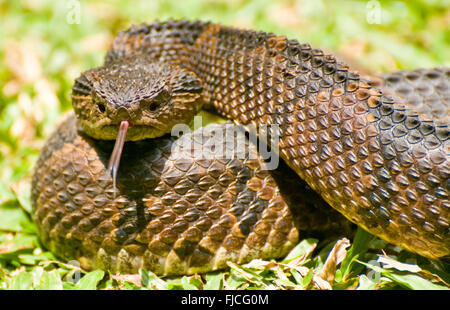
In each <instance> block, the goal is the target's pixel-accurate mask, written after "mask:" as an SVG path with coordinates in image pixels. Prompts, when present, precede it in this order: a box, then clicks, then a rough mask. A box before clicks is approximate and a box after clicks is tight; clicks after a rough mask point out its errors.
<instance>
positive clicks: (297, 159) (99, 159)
mask: <svg viewBox="0 0 450 310" xmlns="http://www.w3.org/2000/svg"><path fill="white" fill-rule="evenodd" d="M123 60H126V62H124V61H123ZM121 61H122V62H121ZM148 62H152V63H153V62H156V63H158V64H159V66H160V67H157V68H161V67H164V66H167V67H170V68H173V69H172V70H168V73H167V77H166V73H164V74H161V77H160V79H159V80H158V81H157V82H155V84H156V85H157V86H158V89H160V88H163V87H164V85H165V83H168V82H167V81H169V80H173V79H174V76H176V77H180V76H181V77H182V80H183V83H182V86H180V89H184V90H186V87H188V88H189V92H185V93H184V95H183V96H184V97H183V98H184V100H185V101H184V102H187V101H186V100H187V99H186V98H187V97H186V96H187V95H186V94H189V96H190V97H189V100H190V101H189V102H190V103H191V104H189V105H187V104H186V105H185V106H183V105H182V104H180V102H181V103H182V102H183V101H179V102H177V103H176V104H174V107H172V106H171V107H169V108H174V111H176V112H177V113H176V115H175V116H174V118H177V117H181V116H182V115H184V114H186V115H187V117H189V118H190V117H191V115H193V114H194V113H195V112H196V111H197V110H198V109H199V108H200V107H199V104H200V103H199V101H201V104H202V106H203V107H204V108H208V109H214V110H216V111H217V112H218V113H220V114H221V115H223V116H225V117H227V118H230V119H232V120H233V121H234V122H235V123H238V124H242V125H256V127H257V128H262V126H263V125H277V126H272V127H271V126H269V127H268V128H269V131H268V132H267V133H266V134H267V135H268V136H271V137H272V136H275V135H278V136H279V137H280V141H279V145H278V147H279V155H280V157H281V158H282V159H283V160H284V162H285V163H286V164H287V165H288V166H289V167H290V168H291V169H292V170H293V171H294V172H295V173H296V174H297V175H298V176H300V177H301V178H302V179H303V180H305V181H306V183H307V184H308V186H309V187H310V188H312V189H313V190H314V191H315V192H317V193H318V194H320V196H321V197H322V198H323V199H324V201H326V202H327V203H328V204H329V205H330V206H331V207H333V208H334V209H335V210H337V211H338V212H339V213H341V214H343V215H344V216H345V217H346V218H347V219H349V220H350V221H351V222H353V223H356V224H357V225H359V226H361V227H363V228H364V229H366V230H367V231H369V232H371V233H372V234H374V235H377V236H379V237H381V238H383V239H385V240H387V241H389V242H391V243H393V244H396V245H398V246H401V247H403V248H405V249H408V250H410V251H412V252H416V253H418V254H421V255H423V256H426V257H430V258H440V257H446V256H448V255H449V254H450V234H449V228H450V226H449V220H450V216H449V209H450V207H449V201H448V193H449V179H448V178H449V173H450V169H449V168H450V167H449V161H448V158H449V155H448V154H449V145H448V138H449V136H450V132H449V130H448V103H449V99H448V98H450V96H449V95H450V94H449V89H450V87H449V85H450V82H449V79H450V71H449V70H448V69H446V68H440V69H431V70H416V71H412V72H398V73H395V74H391V75H387V76H384V77H383V80H382V81H381V82H379V83H378V84H377V85H375V84H376V83H374V82H373V81H371V80H367V79H363V78H360V77H359V75H358V74H357V73H355V72H352V71H350V70H349V69H348V68H347V67H346V66H345V65H344V64H342V63H339V62H337V61H336V60H335V58H334V57H332V56H330V55H324V53H323V52H322V51H321V50H318V49H312V48H311V47H310V46H309V45H308V44H300V43H298V42H297V41H296V40H288V39H286V38H285V37H283V36H276V35H273V34H267V33H263V32H255V31H246V30H239V29H234V28H231V27H225V26H221V25H216V24H210V23H202V22H190V21H169V22H165V23H153V24H150V25H142V26H135V27H132V28H131V29H129V30H127V31H124V32H121V33H119V34H118V36H117V37H116V38H115V40H114V42H113V46H112V48H111V49H110V51H109V52H108V53H107V56H106V60H105V68H107V69H108V68H112V67H114V66H116V67H118V68H126V67H127V66H128V65H127V63H130V65H129V66H128V69H129V70H130V72H134V71H133V70H134V69H133V70H131V69H130V68H141V67H143V66H146V65H147V63H148ZM118 64H119V65H118ZM133 66H134V67H133ZM102 70H103V69H102ZM114 70H115V71H114ZM114 70H107V72H108V74H110V73H111V72H116V71H117V70H116V69H114ZM149 70H154V69H149ZM158 70H159V69H158ZM161 70H162V69H161ZM170 72H176V73H174V74H173V76H171V75H170ZM95 74H97V73H95ZM95 74H94V75H95ZM114 74H115V73H114ZM92 75H93V73H91V76H92ZM86 76H87V75H82V76H81V77H80V78H79V79H77V81H76V83H75V86H74V89H73V105H74V108H75V112H76V114H77V117H78V119H79V121H80V123H81V126H82V127H83V130H84V132H86V133H88V134H89V135H91V136H93V137H95V138H104V137H101V136H100V134H101V132H100V130H99V128H98V127H95V126H93V125H92V122H91V116H92V115H93V113H94V112H93V110H94V107H93V106H95V105H92V102H94V101H93V100H92V95H91V88H93V87H95V85H90V84H89V83H90V82H89V81H90V80H89V79H90V78H89V77H86ZM113 77H114V76H113ZM96 78H97V77H96ZM110 80H111V79H108V80H107V81H106V82H107V83H108V81H110ZM137 80H138V82H137V83H139V82H140V80H139V79H137ZM178 80H179V79H178ZM186 81H187V82H186ZM199 81H200V82H199ZM96 83H97V82H96ZM180 83H181V82H179V83H178V84H176V83H175V84H173V85H179V84H180ZM180 85H181V84H180ZM186 85H188V86H186ZM127 87H128V86H127ZM119 88H120V87H119ZM117 89H118V88H115V89H114V90H117ZM120 89H122V88H120ZM124 89H127V88H124ZM136 89H140V88H138V87H136ZM382 91H383V93H382ZM111 93H113V91H111ZM127 93H132V92H131V91H127ZM107 95H110V94H107ZM117 96H118V95H117V94H116V95H114V96H113V97H114V98H113V99H117ZM148 96H150V95H147V94H146V95H144V93H142V92H137V95H136V94H134V93H133V98H138V99H136V100H140V101H142V100H144V99H146V98H148ZM180 96H182V95H180ZM104 97H105V98H106V97H108V96H104ZM127 100H128V99H127ZM113 101H114V100H113ZM130 101H131V99H130ZM108 102H110V101H108ZM111 106H112V107H110V106H109V104H108V106H106V107H105V106H103V107H101V105H98V108H95V109H97V110H100V112H99V111H96V112H95V113H96V114H95V115H96V117H98V119H99V120H100V121H104V119H106V117H104V118H102V117H101V116H99V115H101V113H102V112H104V111H103V110H105V109H106V111H107V112H108V113H110V115H112V116H111V117H110V120H111V123H110V124H111V125H115V127H117V121H119V120H121V119H122V120H123V119H124V118H132V117H135V116H134V115H136V114H139V113H140V114H139V117H140V118H139V120H146V119H151V121H152V122H155V120H154V117H153V118H152V114H151V113H148V111H144V112H142V113H141V111H140V110H138V109H135V107H131V106H130V107H127V106H126V107H124V106H122V105H121V104H117V103H112V104H111ZM150 110H153V109H151V108H150ZM136 111H139V113H137V112H136ZM183 111H186V113H183ZM161 113H162V115H164V114H163V112H161ZM141 114H142V115H143V116H142V115H141ZM153 116H154V115H153ZM164 122H167V123H168V126H167V127H168V128H167V130H166V132H170V128H171V125H172V123H171V118H170V117H169V116H167V115H166V118H165V119H163V121H161V123H164ZM152 124H153V123H152ZM139 125H141V124H140V123H139ZM158 125H159V124H158ZM75 126H76V125H75V120H73V118H72V120H69V121H67V122H66V123H63V125H61V126H60V127H59V129H58V130H57V132H56V133H55V134H54V136H53V137H52V138H51V139H50V141H49V142H48V144H47V146H46V147H45V148H44V150H43V151H42V154H41V157H40V160H39V162H38V164H37V168H36V171H35V174H34V177H33V195H32V199H33V206H34V210H35V211H34V212H35V217H36V222H37V224H38V228H39V231H40V234H41V238H42V240H43V242H44V244H45V245H46V246H48V247H49V248H50V249H51V250H52V251H54V252H55V253H57V254H58V255H60V256H62V257H64V258H78V259H80V261H82V263H83V264H84V265H85V266H88V267H91V268H95V267H100V268H104V269H108V270H114V271H122V272H123V271H135V270H136V268H138V267H139V266H144V267H146V268H148V269H150V270H153V271H155V272H157V273H160V274H183V273H193V272H204V271H207V270H214V269H219V268H223V267H225V266H226V264H225V261H226V260H232V261H236V262H239V263H242V262H245V261H248V260H249V259H251V258H254V257H265V258H267V257H280V256H282V255H283V254H285V253H286V252H287V251H288V249H289V248H290V247H292V245H293V244H295V242H296V241H297V239H298V231H299V230H308V229H312V230H319V231H320V230H323V229H325V230H326V229H327V225H328V226H330V225H332V224H333V223H334V224H333V225H334V226H333V225H332V226H333V227H334V228H333V229H336V230H337V231H338V230H339V229H341V230H342V231H346V230H347V228H348V226H346V224H344V223H345V222H343V221H342V220H341V219H340V217H339V216H338V215H337V214H335V213H333V212H331V211H320V212H324V214H322V215H320V212H319V216H315V215H312V214H313V213H314V212H310V211H311V210H312V209H319V210H323V209H324V208H325V206H324V205H325V203H324V202H323V201H321V200H320V199H318V197H317V198H316V196H315V194H313V192H312V191H309V189H308V188H309V187H308V186H306V185H302V183H301V182H300V179H299V178H297V177H296V176H295V175H294V173H292V172H287V171H289V169H287V168H286V167H282V168H280V169H281V170H275V172H270V171H269V172H267V171H266V172H262V171H265V170H263V169H262V170H261V169H260V167H261V166H262V165H263V161H261V159H260V160H256V161H251V160H250V164H249V161H248V160H246V159H244V160H243V161H240V162H239V163H238V162H235V161H233V162H235V163H236V165H237V166H236V167H229V166H227V165H228V164H223V163H221V166H222V168H223V166H225V168H224V169H225V171H226V172H224V173H225V174H226V175H227V177H225V181H226V182H225V183H224V185H223V184H221V183H220V181H221V179H220V178H217V177H218V175H217V174H218V173H219V172H214V169H210V168H211V166H210V165H213V162H214V163H215V162H216V159H214V160H213V161H212V162H209V164H205V166H202V164H200V163H197V162H196V164H195V165H194V166H198V165H199V166H200V167H202V171H203V172H202V173H203V174H201V175H200V179H197V180H193V179H191V178H190V174H189V171H190V170H189V168H186V167H184V168H183V167H182V165H181V166H180V167H178V166H177V165H176V160H177V158H178V157H171V156H174V154H173V152H174V151H173V148H172V154H170V152H169V153H168V154H166V155H160V154H165V153H166V151H165V150H167V148H165V147H164V144H170V143H173V140H170V139H168V140H167V139H166V138H164V139H161V140H157V141H149V140H144V141H142V142H139V141H138V142H129V143H127V146H126V149H125V151H124V152H125V153H124V155H123V159H122V162H123V163H124V164H122V166H121V168H120V169H121V170H120V173H119V178H118V182H119V184H118V190H117V191H118V193H116V194H117V196H115V195H116V194H115V192H114V189H113V188H112V185H111V184H112V183H111V179H110V176H109V175H108V174H107V173H106V169H105V166H106V165H107V159H108V155H109V152H110V150H111V148H112V144H111V143H110V142H108V141H96V140H93V139H92V138H89V137H87V136H86V135H84V134H83V133H82V132H81V131H82V130H81V129H80V130H79V131H78V133H75V132H77V131H76V130H74V129H73V128H75ZM169 126H170V128H169ZM108 128H111V130H115V129H113V128H114V126H110V127H108ZM130 128H132V126H131V127H130ZM157 129H158V130H159V132H158V134H157V135H162V134H163V130H160V127H158V128H157ZM143 130H144V129H142V130H140V129H136V132H134V133H131V134H130V140H139V139H141V138H143V137H144V136H143V134H142V132H143ZM145 130H146V129H145ZM153 134H154V132H152V133H151V135H153ZM149 135H150V134H149ZM110 136H111V137H106V138H105V139H112V138H113V136H114V135H113V131H111V134H110ZM194 136H195V134H194ZM127 137H128V136H127ZM145 137H153V136H145ZM182 139H183V138H182ZM164 141H165V142H164ZM167 141H171V142H170V143H169V142H167ZM132 143H135V144H132ZM103 145H105V149H103ZM128 148H132V150H128V151H127V149H128ZM147 153H148V154H149V155H147ZM153 153H155V154H158V155H155V154H153ZM175 153H176V151H175ZM183 156H186V154H183ZM162 158H163V159H162ZM187 158H188V157H187ZM158 160H159V161H158ZM161 162H164V163H165V164H164V165H163V164H161ZM158 163H159V164H158ZM197 164H198V165H197ZM191 165H192V162H191ZM245 167H246V168H245ZM183 169H184V170H183ZM243 171H245V173H244V172H243ZM276 171H282V172H281V174H282V175H283V177H281V178H278V180H277V181H275V180H276V177H274V175H273V174H275V175H276V174H277V172H276ZM157 173H162V174H161V175H157ZM164 174H166V175H164ZM221 175H222V173H221ZM284 175H286V176H289V178H287V177H286V178H284ZM291 177H292V179H293V180H295V182H298V183H291V184H293V185H289V186H287V187H288V190H286V189H285V188H286V186H285V185H283V184H282V183H283V182H288V181H287V179H291ZM200 180H203V182H202V181H200ZM147 182H149V183H148V184H147ZM179 182H181V183H179ZM280 182H281V183H280ZM230 184H232V185H230ZM237 184H240V185H239V186H238V185H237ZM295 184H298V186H297V185H295ZM222 185H223V188H222V189H219V188H218V187H219V186H222ZM293 191H295V192H296V193H292V192H293ZM304 191H306V192H304ZM283 192H284V194H282V193H283ZM280 193H281V194H280ZM302 193H307V194H302ZM293 194H295V195H296V199H289V198H287V197H289V196H290V195H293ZM242 199H243V200H244V201H245V202H247V203H242V201H241V200H242ZM309 199H312V200H311V201H317V203H316V202H312V203H310V202H309ZM180 201H183V203H179V202H180ZM184 202H187V205H184ZM252 203H254V205H253V204H252ZM257 205H259V207H258V206H257ZM298 205H299V206H298ZM311 205H313V206H315V207H311ZM317 206H320V207H317ZM299 207H300V210H301V208H304V209H305V210H308V211H301V212H297V211H296V212H295V213H296V214H298V215H299V218H303V220H302V219H300V220H296V219H293V218H295V216H294V217H293V216H292V214H293V213H294V211H292V210H294V209H295V210H297V208H299ZM236 209H239V210H238V211H237V213H236V211H235V210H236ZM194 210H195V211H194ZM232 210H233V211H232ZM288 210H290V212H288ZM325 210H326V208H325ZM208 212H209V213H208ZM303 216H304V217H303ZM185 217H186V218H185ZM305 218H306V219H307V220H306V221H305V220H304V219H305ZM330 218H333V220H330ZM320 219H322V223H321V226H320V225H319V226H316V223H319V222H320ZM298 221H300V222H301V223H303V224H302V225H303V226H302V225H299V224H298ZM308 223H309V224H308ZM308 225H309V227H308Z"/></svg>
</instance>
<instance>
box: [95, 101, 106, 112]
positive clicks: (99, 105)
mask: <svg viewBox="0 0 450 310" xmlns="http://www.w3.org/2000/svg"><path fill="white" fill-rule="evenodd" d="M97 106H98V110H99V111H100V112H101V113H105V111H106V107H105V105H104V104H103V103H99V104H98V105H97Z"/></svg>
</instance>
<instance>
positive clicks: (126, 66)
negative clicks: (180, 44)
mask: <svg viewBox="0 0 450 310" xmlns="http://www.w3.org/2000/svg"><path fill="white" fill-rule="evenodd" d="M201 92H202V85H201V82H200V80H199V79H198V78H197V76H196V75H195V74H194V73H192V72H190V71H189V70H187V69H184V68H181V67H179V66H172V65H167V64H162V63H155V62H152V60H151V59H148V58H146V56H144V55H142V56H134V57H128V58H121V59H119V60H117V61H113V62H109V63H106V64H105V65H104V66H102V67H98V68H94V69H91V70H88V71H86V72H84V73H82V74H81V76H80V77H79V78H78V79H77V80H76V81H75V84H74V86H73V88H72V104H73V107H74V110H75V114H76V115H77V118H78V120H79V121H80V123H81V125H82V127H83V129H84V131H85V132H86V133H87V134H88V135H89V136H91V137H93V138H95V139H102V140H114V139H116V137H117V135H118V129H119V127H120V124H121V122H123V121H127V122H128V124H129V128H128V132H127V135H126V140H127V141H130V140H131V141H135V140H141V139H146V138H155V137H159V136H162V135H164V134H166V133H170V132H171V130H172V127H173V126H174V125H176V124H188V123H189V122H190V121H191V120H192V118H193V117H194V115H195V114H196V113H197V112H198V110H199V109H200V108H201Z"/></svg>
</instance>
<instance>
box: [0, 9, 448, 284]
mask: <svg viewBox="0 0 450 310" xmlns="http://www.w3.org/2000/svg"><path fill="white" fill-rule="evenodd" d="M449 7H450V2H449V1H446V0H442V1H439V0H428V1H427V0H418V1H382V0H379V1H373V0H372V1H362V0H339V1H320V0H303V1H295V0H278V1H270V0H171V1H162V0H151V1H148V0H146V1H144V0H140V1H136V0H135V1H127V0H114V1H97V0H95V1H87V0H79V1H77V0H58V1H56V0H54V1H52V0H17V1H6V0H0V263H1V255H2V253H10V252H8V251H11V250H10V249H9V250H8V249H7V250H5V244H6V245H8V244H9V246H11V242H10V241H8V240H12V238H15V237H17V236H19V235H18V234H19V233H20V232H23V231H27V230H28V231H31V232H33V228H32V227H31V228H30V227H29V225H28V226H27V224H25V225H24V224H23V223H24V219H25V218H26V215H25V214H26V212H22V209H23V210H25V211H29V210H30V201H29V187H30V183H29V182H30V175H31V172H32V167H33V165H34V163H35V161H36V159H37V156H38V153H39V150H40V148H41V147H42V145H43V143H44V141H45V138H46V137H48V135H49V134H50V133H51V131H52V130H53V129H54V128H55V126H56V123H57V122H58V120H59V119H60V118H61V114H62V113H64V112H65V111H68V110H70V108H71V103H70V91H71V86H72V83H73V80H74V78H76V77H77V76H78V75H79V74H80V72H81V71H83V70H86V69H88V68H91V67H94V66H98V65H101V63H102V61H103V57H104V55H105V53H106V50H107V49H108V46H109V44H110V43H111V40H112V39H113V37H114V35H115V34H116V33H117V32H118V31H120V30H123V29H126V28H128V27H129V26H130V25H131V24H139V23H142V22H152V21H154V20H156V19H159V20H165V19H168V18H177V19H178V18H187V19H202V20H210V21H213V22H218V23H223V24H226V25H232V26H236V27H243V28H253V29H256V30H263V31H267V32H274V33H276V34H280V35H281V34H284V35H286V36H288V37H289V38H295V39H298V40H299V41H301V42H309V43H310V44H311V45H312V46H314V47H320V48H324V49H326V50H327V51H328V52H333V53H334V52H336V53H338V54H339V55H340V56H341V57H342V58H344V59H345V60H346V61H347V62H349V63H350V64H351V66H353V67H354V68H357V69H358V70H360V71H363V72H374V73H376V72H386V71H394V70H398V69H413V68H418V67H435V66H443V65H447V66H448V65H450V57H449V55H450V9H449ZM8 238H9V239H8ZM8 242H9V243H8ZM25 244H27V243H26V242H25ZM13 246H15V245H14V244H13ZM2 251H3V252H2ZM5 251H6V252H5ZM9 263H10V262H9ZM18 267H19V266H18ZM0 269H1V264H0ZM0 280H1V270H0Z"/></svg>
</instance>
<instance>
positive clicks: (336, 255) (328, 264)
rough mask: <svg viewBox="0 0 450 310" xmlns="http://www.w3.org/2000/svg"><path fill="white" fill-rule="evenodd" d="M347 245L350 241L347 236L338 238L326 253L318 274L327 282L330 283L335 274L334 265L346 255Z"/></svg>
mask: <svg viewBox="0 0 450 310" xmlns="http://www.w3.org/2000/svg"><path fill="white" fill-rule="evenodd" d="M349 246H350V241H349V240H348V239H347V238H342V239H339V240H338V241H337V242H336V244H335V245H334V247H333V249H332V250H331V251H330V253H329V254H328V257H327V260H326V261H325V264H324V265H323V268H322V270H321V271H320V273H319V274H318V276H319V277H321V278H322V279H324V280H325V281H328V283H332V282H333V281H334V276H335V274H336V267H337V265H339V264H340V263H341V262H342V261H343V260H344V258H345V257H346V256H347V248H348V247H349Z"/></svg>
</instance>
